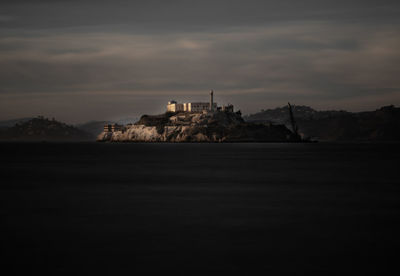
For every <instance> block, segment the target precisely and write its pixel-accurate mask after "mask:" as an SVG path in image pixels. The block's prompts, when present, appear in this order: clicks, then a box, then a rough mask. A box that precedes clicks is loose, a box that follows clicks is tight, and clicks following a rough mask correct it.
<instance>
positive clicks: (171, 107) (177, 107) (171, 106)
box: [167, 101, 184, 112]
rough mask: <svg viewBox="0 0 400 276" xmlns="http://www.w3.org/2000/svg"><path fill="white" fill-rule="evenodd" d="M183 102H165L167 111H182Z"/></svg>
mask: <svg viewBox="0 0 400 276" xmlns="http://www.w3.org/2000/svg"><path fill="white" fill-rule="evenodd" d="M183 106H184V104H179V103H177V102H176V101H169V102H168V104H167V112H178V111H184V108H183Z"/></svg>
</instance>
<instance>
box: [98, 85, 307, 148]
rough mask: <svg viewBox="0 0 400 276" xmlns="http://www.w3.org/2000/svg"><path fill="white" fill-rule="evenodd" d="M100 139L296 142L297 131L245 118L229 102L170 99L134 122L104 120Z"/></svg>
mask: <svg viewBox="0 0 400 276" xmlns="http://www.w3.org/2000/svg"><path fill="white" fill-rule="evenodd" d="M97 141H100V142H297V141H301V139H300V137H299V135H297V134H295V133H294V132H292V131H290V130H289V129H288V128H287V127H286V126H285V125H283V124H282V125H275V124H270V123H268V124H264V123H249V122H245V121H244V120H243V118H242V116H241V113H240V111H238V112H234V110H233V106H232V105H228V106H222V107H218V106H217V105H216V103H214V102H213V91H211V93H210V102H209V103H183V104H179V103H177V102H175V101H170V102H169V103H168V105H167V112H166V113H164V114H161V115H143V116H142V117H141V118H140V120H139V121H138V122H136V123H134V124H128V125H125V126H122V125H117V124H108V125H105V126H104V131H103V132H102V133H100V134H99V135H98V137H97Z"/></svg>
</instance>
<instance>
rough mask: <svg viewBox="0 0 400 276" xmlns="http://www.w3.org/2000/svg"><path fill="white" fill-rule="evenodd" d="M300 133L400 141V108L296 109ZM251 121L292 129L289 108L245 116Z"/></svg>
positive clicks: (326, 137)
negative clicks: (353, 109)
mask: <svg viewBox="0 0 400 276" xmlns="http://www.w3.org/2000/svg"><path fill="white" fill-rule="evenodd" d="M293 113H294V116H295V119H296V121H297V124H298V126H299V131H300V133H301V134H302V135H303V136H305V137H312V138H315V139H317V140H321V141H400V108H396V107H394V106H386V107H382V108H380V109H378V110H375V111H369V112H359V113H351V112H346V111H334V110H333V111H316V110H314V109H312V108H310V107H307V106H295V107H294V110H293ZM244 119H245V120H246V121H249V122H264V123H266V122H269V123H271V122H272V123H276V124H285V125H286V126H288V127H289V128H290V119H289V110H288V107H287V106H285V107H280V108H275V109H269V110H262V111H261V112H259V113H256V114H251V115H248V116H245V117H244Z"/></svg>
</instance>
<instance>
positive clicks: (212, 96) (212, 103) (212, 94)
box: [210, 90, 214, 111]
mask: <svg viewBox="0 0 400 276" xmlns="http://www.w3.org/2000/svg"><path fill="white" fill-rule="evenodd" d="M210 110H211V111H214V91H213V90H211V91H210Z"/></svg>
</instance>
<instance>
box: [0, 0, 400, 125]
mask: <svg viewBox="0 0 400 276" xmlns="http://www.w3.org/2000/svg"><path fill="white" fill-rule="evenodd" d="M0 6H1V12H0V83H1V86H0V108H1V109H2V112H1V113H0V117H4V118H6V117H7V118H11V117H14V116H17V115H18V114H21V116H22V115H33V114H31V113H35V112H36V111H37V110H47V111H46V112H48V113H51V112H55V113H56V114H54V115H55V116H57V115H58V114H60V115H61V117H62V116H64V117H65V118H66V119H67V120H71V121H77V120H86V119H95V118H96V117H95V116H98V114H102V116H103V119H106V118H105V117H104V116H113V114H114V115H115V116H117V115H121V116H125V115H129V116H131V115H137V114H140V113H141V112H144V111H145V110H148V111H154V112H157V111H162V109H163V103H164V101H167V100H168V99H169V98H176V99H177V100H182V101H183V100H190V99H195V100H200V99H202V98H203V94H205V93H207V91H208V90H209V89H211V88H213V89H215V90H216V92H217V97H219V98H218V100H219V101H223V102H231V103H234V104H235V105H237V106H238V107H239V108H241V109H242V110H243V111H245V112H254V111H256V110H258V109H261V108H266V107H274V106H275V105H281V104H284V103H285V102H287V101H288V100H290V101H292V100H294V101H298V102H299V103H302V104H308V105H312V106H316V107H321V108H324V107H335V108H344V107H346V108H349V109H359V108H363V107H371V106H372V105H373V104H374V105H377V104H379V103H383V104H390V103H392V104H399V103H400V101H399V100H400V99H399V93H400V91H399V89H398V88H399V87H400V80H398V76H399V73H400V66H399V65H400V53H399V51H398V49H399V48H400V38H399V37H400V25H399V22H398V20H399V18H400V17H399V9H400V5H399V4H397V2H396V1H365V0H364V1H339V2H338V1H321V0H320V1H283V0H281V1H212V2H211V1H113V2H111V1H107V2H106V1H5V2H4V1H3V2H2V4H0ZM91 97H93V100H92V101H91V100H90V99H91ZM40 106H41V107H42V109H41V108H40ZM111 107H112V108H111ZM374 107H376V106H374ZM72 109H73V110H74V112H70V110H72ZM113 112H114V113H113ZM130 112H131V113H130ZM27 113H30V114H27ZM128 113H130V114H128ZM49 116H51V114H49ZM58 117H60V116H58Z"/></svg>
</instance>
